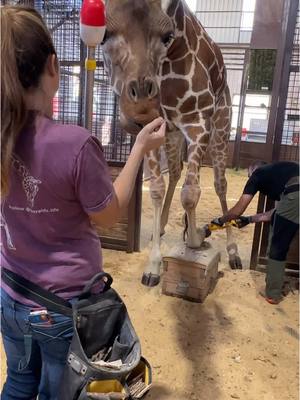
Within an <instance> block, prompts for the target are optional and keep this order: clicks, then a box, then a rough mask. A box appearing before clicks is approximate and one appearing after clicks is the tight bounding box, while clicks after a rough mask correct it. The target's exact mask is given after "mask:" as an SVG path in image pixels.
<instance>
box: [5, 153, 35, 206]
mask: <svg viewBox="0 0 300 400" xmlns="http://www.w3.org/2000/svg"><path fill="white" fill-rule="evenodd" d="M12 166H13V168H14V169H15V170H16V171H17V172H18V174H19V175H20V177H21V178H22V187H23V189H24V192H25V195H26V199H27V202H28V203H29V205H30V207H34V200H35V197H36V195H37V193H38V191H39V186H38V185H39V184H41V183H42V181H40V180H39V179H36V178H34V177H33V176H31V175H30V173H29V171H28V170H27V168H26V167H25V165H24V164H23V163H22V162H21V161H20V160H19V159H18V158H17V156H16V155H13V156H12Z"/></svg>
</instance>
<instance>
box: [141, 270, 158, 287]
mask: <svg viewBox="0 0 300 400" xmlns="http://www.w3.org/2000/svg"><path fill="white" fill-rule="evenodd" d="M159 282H160V276H159V275H156V274H152V273H151V272H149V273H144V274H143V277H142V284H143V285H145V286H149V287H153V286H157V285H158V284H159Z"/></svg>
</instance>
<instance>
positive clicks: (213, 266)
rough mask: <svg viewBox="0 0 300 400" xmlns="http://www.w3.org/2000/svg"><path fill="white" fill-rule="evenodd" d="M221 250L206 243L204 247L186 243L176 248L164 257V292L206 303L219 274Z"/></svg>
mask: <svg viewBox="0 0 300 400" xmlns="http://www.w3.org/2000/svg"><path fill="white" fill-rule="evenodd" d="M219 261H220V252H218V251H216V250H214V249H213V248H212V247H211V246H210V245H209V244H208V243H206V242H204V243H203V245H202V247H201V249H200V250H193V249H189V248H188V247H186V246H185V244H183V243H182V244H179V245H177V246H175V247H173V248H172V249H171V251H170V253H169V254H167V256H166V257H164V258H163V265H164V274H163V280H162V292H163V294H166V295H170V296H176V297H181V298H184V299H187V300H191V301H195V302H199V303H202V302H203V301H204V300H205V298H206V296H207V295H208V293H210V291H211V290H212V289H213V288H214V284H215V282H216V280H217V277H218V264H219Z"/></svg>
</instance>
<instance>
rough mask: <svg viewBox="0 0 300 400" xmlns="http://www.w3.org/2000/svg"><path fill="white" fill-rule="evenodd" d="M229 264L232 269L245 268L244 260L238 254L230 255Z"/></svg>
mask: <svg viewBox="0 0 300 400" xmlns="http://www.w3.org/2000/svg"><path fill="white" fill-rule="evenodd" d="M229 265H230V268H231V269H243V264H242V260H241V259H240V257H239V256H236V255H235V256H232V257H229Z"/></svg>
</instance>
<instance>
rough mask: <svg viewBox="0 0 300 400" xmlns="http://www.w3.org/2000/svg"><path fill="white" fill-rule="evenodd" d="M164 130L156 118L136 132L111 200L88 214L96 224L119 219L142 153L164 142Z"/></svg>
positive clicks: (110, 224) (133, 183) (115, 183)
mask: <svg viewBox="0 0 300 400" xmlns="http://www.w3.org/2000/svg"><path fill="white" fill-rule="evenodd" d="M157 129H158V130H157ZM165 130H166V124H165V122H164V120H163V119H162V118H157V119H155V120H154V121H152V122H151V123H150V124H148V125H146V126H145V127H144V128H143V129H142V130H141V132H140V133H139V134H138V136H137V138H136V141H135V144H134V146H133V148H132V150H131V153H130V156H129V157H128V160H127V162H126V164H125V166H124V168H123V169H122V171H121V173H120V175H119V176H118V177H117V179H116V180H115V181H114V184H113V186H114V193H113V197H112V200H111V201H110V203H109V204H108V205H107V207H105V208H104V209H103V210H101V211H99V212H95V213H90V214H89V216H90V218H91V220H92V221H93V222H94V223H95V224H96V225H99V226H103V227H111V226H112V225H114V224H115V223H116V222H117V221H118V220H119V219H120V217H121V216H122V213H123V212H124V211H125V210H126V208H127V206H128V203H129V201H130V199H131V196H132V192H133V189H134V186H135V182H136V177H137V174H138V171H139V166H140V164H141V161H142V160H143V158H144V155H145V154H146V153H147V152H148V151H150V150H153V149H156V148H158V147H160V146H161V145H162V144H163V143H164V138H165Z"/></svg>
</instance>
